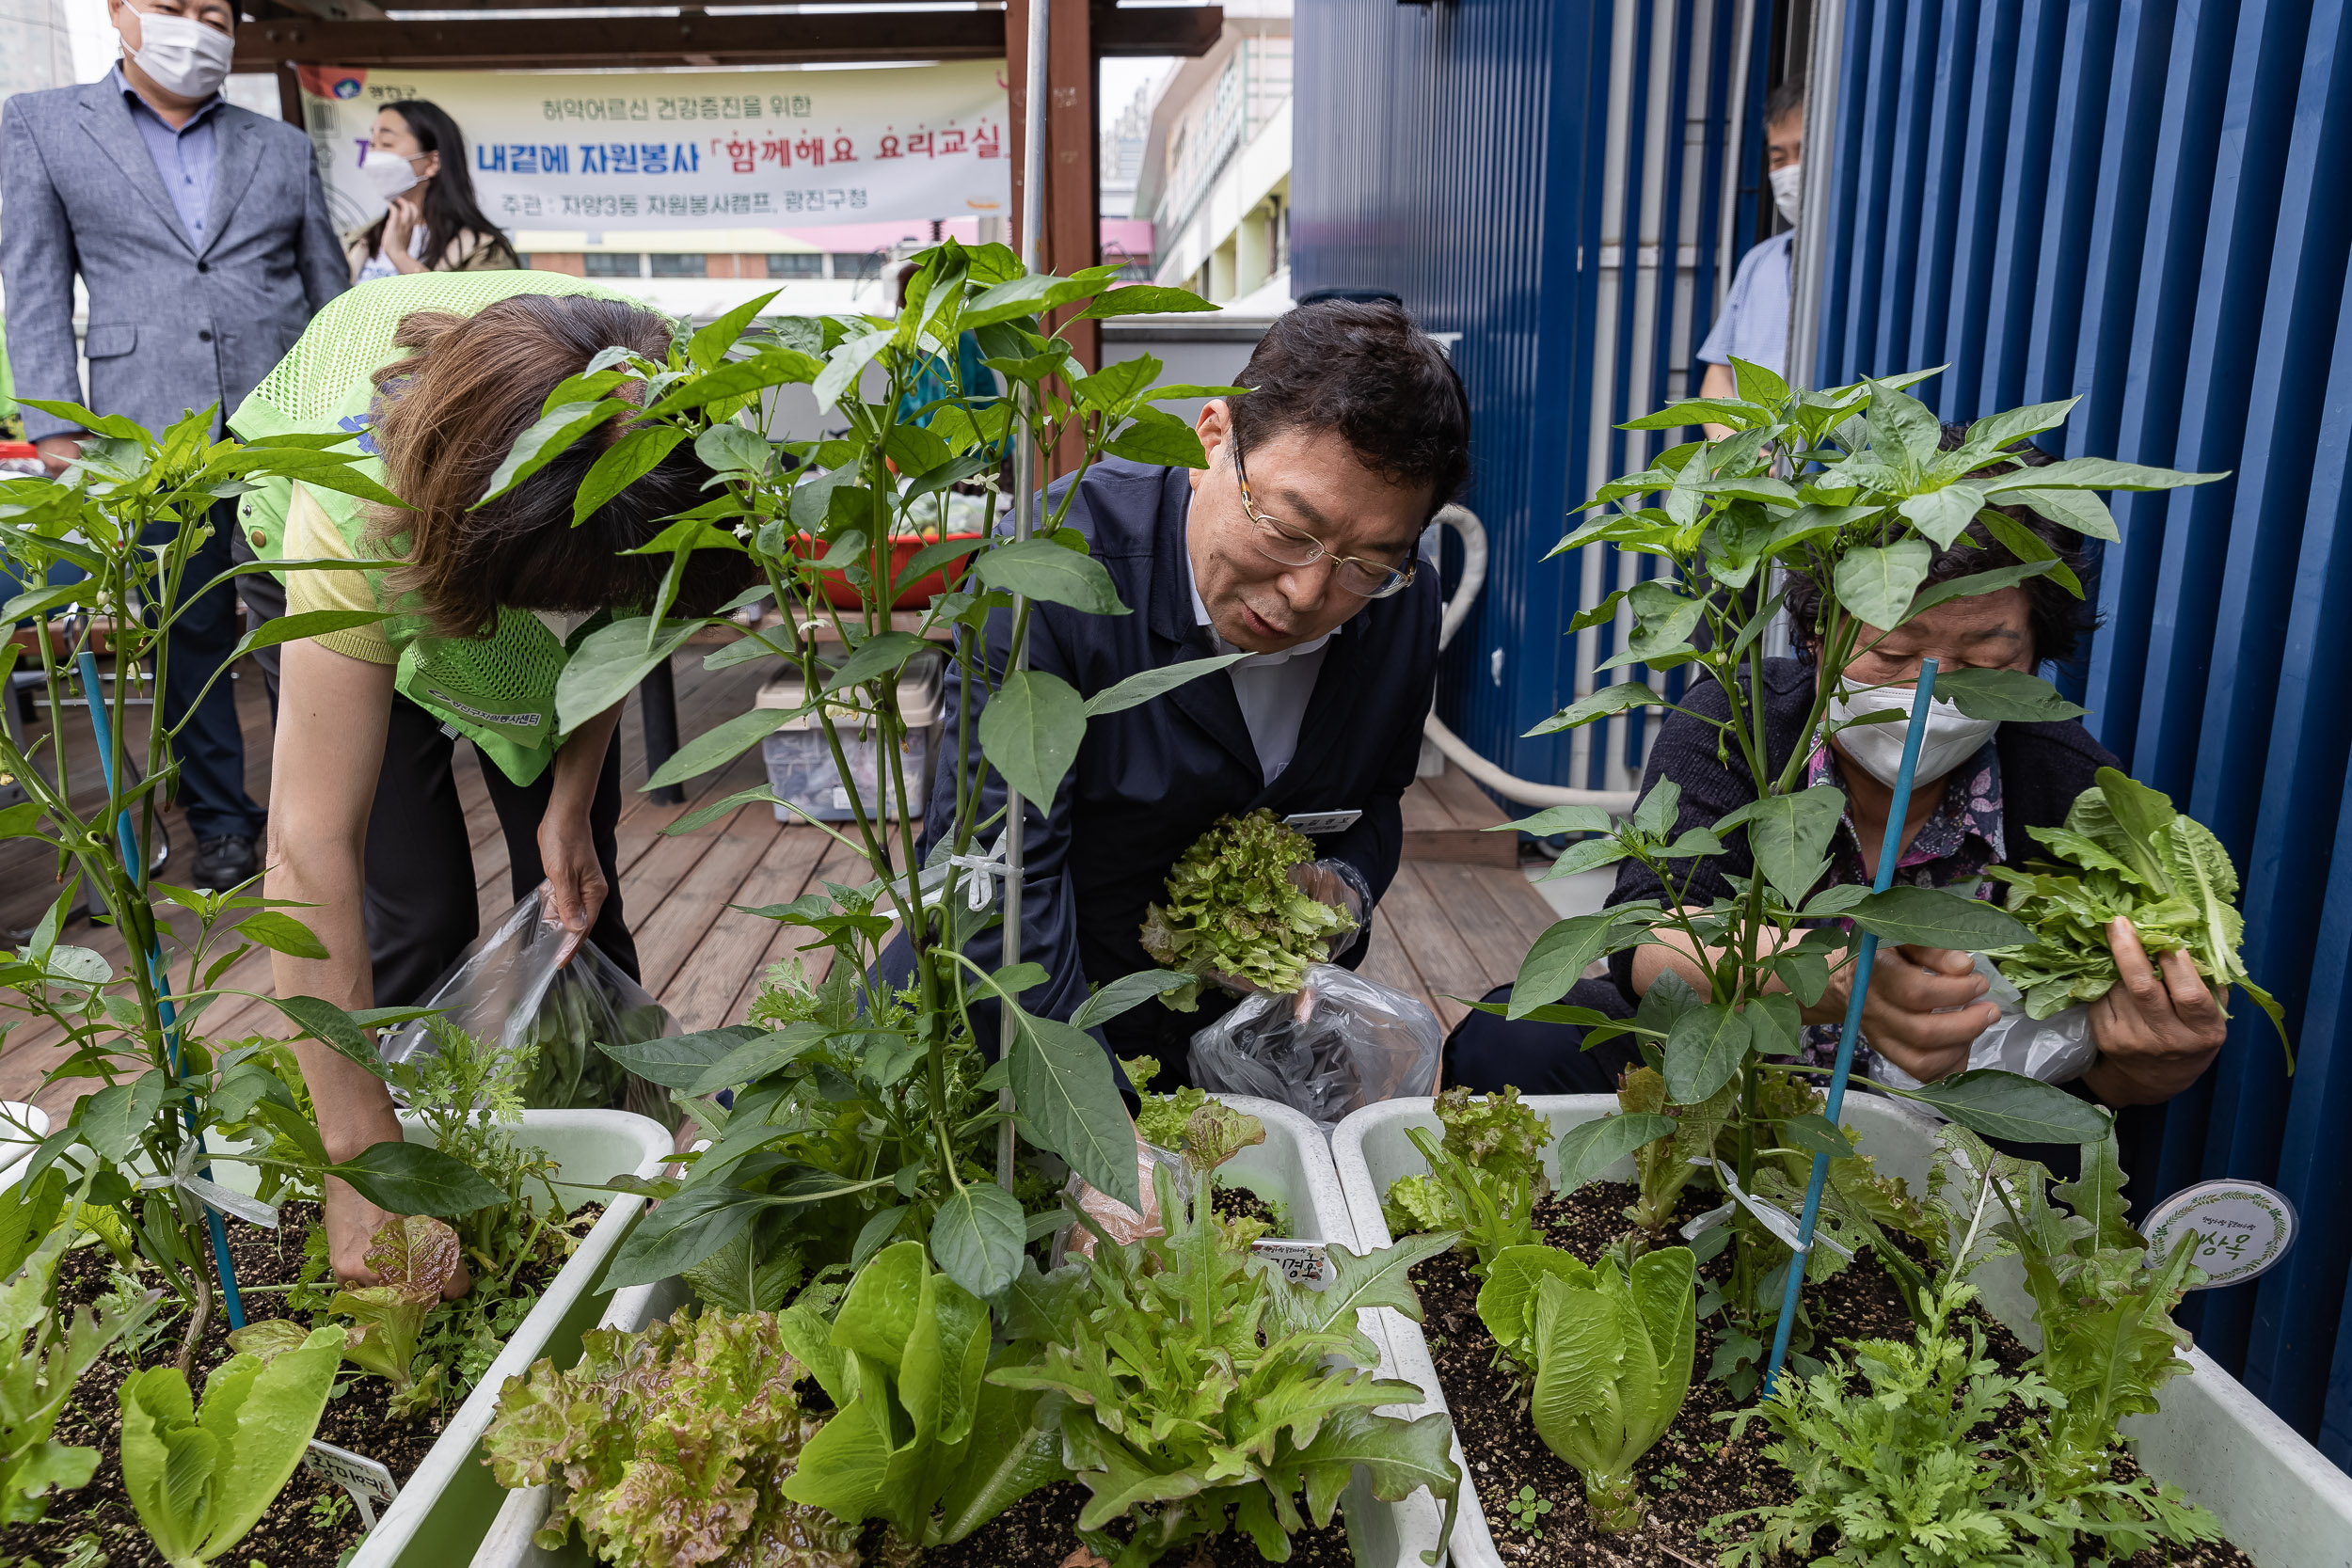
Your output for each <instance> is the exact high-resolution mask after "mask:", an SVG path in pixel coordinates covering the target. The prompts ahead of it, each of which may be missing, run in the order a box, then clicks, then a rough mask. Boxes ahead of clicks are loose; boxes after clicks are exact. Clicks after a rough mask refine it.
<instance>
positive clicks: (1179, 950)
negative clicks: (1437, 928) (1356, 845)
mask: <svg viewBox="0 0 2352 1568" xmlns="http://www.w3.org/2000/svg"><path fill="white" fill-rule="evenodd" d="M1302 882H1304V883H1307V884H1309V885H1311V886H1319V887H1321V888H1322V889H1323V891H1326V892H1332V891H1339V892H1340V895H1341V896H1342V897H1346V896H1347V894H1346V893H1345V892H1344V891H1343V890H1341V889H1339V888H1338V887H1337V884H1339V882H1340V879H1339V878H1338V877H1337V876H1336V875H1334V874H1332V873H1330V872H1329V871H1328V870H1327V869H1324V868H1322V867H1321V866H1320V864H1319V863H1316V862H1315V860H1314V846H1313V844H1312V842H1311V841H1310V840H1309V839H1308V838H1307V836H1306V835H1305V834H1303V833H1299V832H1294V831H1292V830H1291V829H1289V828H1287V827H1285V826H1283V825H1282V823H1281V822H1280V821H1279V820H1278V819H1277V818H1276V816H1275V815H1274V814H1273V813H1272V812H1270V811H1263V810H1261V811H1253V812H1251V813H1249V814H1248V816H1226V817H1220V818H1219V819H1218V820H1217V822H1216V825H1215V826H1213V827H1212V828H1210V830H1209V831H1208V832H1205V833H1203V834H1201V835H1200V838H1199V839H1198V840H1197V841H1196V842H1195V843H1194V844H1193V847H1191V848H1189V849H1187V850H1185V851H1184V856H1183V858H1182V859H1180V860H1178V861H1177V863H1176V864H1175V866H1174V867H1173V868H1172V869H1171V870H1170V871H1169V872H1168V902H1167V903H1166V904H1165V905H1161V904H1153V905H1152V906H1151V908H1150V910H1149V911H1147V913H1146V915H1145V918H1144V922H1143V950H1144V951H1145V952H1147V953H1149V954H1151V955H1152V958H1154V959H1156V960H1157V961H1158V962H1159V963H1160V964H1162V965H1164V966H1165V967H1167V968H1169V969H1175V970H1182V971H1184V973H1186V974H1194V975H1198V976H1200V977H1201V978H1203V979H1214V980H1216V981H1217V982H1219V983H1220V984H1223V985H1226V986H1229V987H1231V988H1232V989H1233V990H1263V991H1272V992H1276V993H1278V994H1288V993H1289V992H1292V991H1295V990H1298V988H1299V986H1300V984H1301V983H1302V982H1303V981H1304V979H1305V978H1306V974H1307V969H1308V966H1310V965H1311V964H1317V963H1321V962H1324V961H1325V960H1326V959H1327V958H1329V957H1330V955H1331V954H1332V952H1333V951H1334V950H1336V948H1337V947H1338V946H1339V945H1340V944H1341V943H1342V942H1344V941H1345V940H1346V939H1347V938H1349V937H1351V936H1353V935H1354V934H1355V933H1356V931H1357V929H1358V925H1357V918H1356V916H1355V915H1354V914H1351V913H1350V911H1348V910H1347V909H1346V908H1344V907H1343V906H1341V905H1338V904H1333V903H1327V902H1326V901H1324V900H1323V899H1320V898H1317V897H1314V896H1313V895H1311V894H1310V893H1309V892H1308V891H1307V888H1306V887H1303V886H1301V883H1302ZM1351 901H1352V900H1351ZM1199 995H1200V988H1199V986H1198V985H1194V986H1191V987H1187V988H1186V989H1184V990H1176V991H1168V992H1166V993H1164V994H1163V995H1162V996H1161V998H1160V1000H1161V1001H1163V1002H1165V1003H1167V1004H1168V1006H1171V1007H1174V1008H1176V1009H1177V1010H1178V1011H1180V1012H1190V1011H1192V1010H1193V1007H1194V1006H1195V1003H1196V1000H1197V998H1198V997H1199Z"/></svg>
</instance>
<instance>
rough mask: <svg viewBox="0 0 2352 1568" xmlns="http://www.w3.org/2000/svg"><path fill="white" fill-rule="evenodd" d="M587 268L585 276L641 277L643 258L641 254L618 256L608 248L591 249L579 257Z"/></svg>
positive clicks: (642, 274) (643, 274)
mask: <svg viewBox="0 0 2352 1568" xmlns="http://www.w3.org/2000/svg"><path fill="white" fill-rule="evenodd" d="M580 260H581V261H582V262H584V263H585V264H586V267H587V270H586V271H585V272H584V273H583V274H581V276H582V277H644V276H645V259H644V257H643V256H636V255H632V256H620V255H615V254H613V253H612V251H609V250H592V251H590V252H589V253H588V254H587V255H585V256H583V257H581V258H580Z"/></svg>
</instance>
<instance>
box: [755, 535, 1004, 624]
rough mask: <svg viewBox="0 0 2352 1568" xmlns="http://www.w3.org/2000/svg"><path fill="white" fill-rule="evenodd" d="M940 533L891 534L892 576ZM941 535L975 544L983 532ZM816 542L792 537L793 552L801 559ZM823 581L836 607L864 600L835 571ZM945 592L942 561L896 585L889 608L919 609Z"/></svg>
mask: <svg viewBox="0 0 2352 1568" xmlns="http://www.w3.org/2000/svg"><path fill="white" fill-rule="evenodd" d="M942 537H943V535H941V534H938V533H936V532H926V533H923V534H919V535H917V534H906V535H902V536H894V537H893V538H892V539H891V541H890V575H891V576H892V577H893V578H896V577H897V576H898V574H899V573H900V572H903V571H905V570H906V569H907V562H910V561H913V560H914V554H915V552H916V551H917V550H920V549H922V548H924V547H925V546H930V545H934V544H937V543H938V542H939V541H940V540H941V538H942ZM944 537H945V538H946V539H948V540H957V539H969V540H971V541H972V542H973V545H974V547H975V548H977V546H978V543H979V541H980V540H981V539H983V538H985V537H987V536H986V535H985V534H978V533H950V534H946V535H945V536H944ZM792 548H793V553H794V554H796V555H799V556H800V557H801V558H802V559H803V560H808V559H810V558H812V557H815V556H816V555H818V553H820V552H819V551H818V541H817V540H816V539H814V538H812V537H810V536H809V535H808V534H805V533H803V534H802V535H801V536H800V537H799V538H797V539H795V540H794V541H793V543H792ZM970 553H971V552H970V551H968V550H967V551H964V552H962V554H959V555H957V556H956V557H955V558H954V559H955V560H956V561H961V560H962V559H963V558H964V556H965V555H969V554H970ZM824 584H825V597H826V598H827V599H828V600H830V601H831V602H832V603H833V605H834V608H836V609H840V610H854V609H856V608H857V607H858V606H859V605H860V604H861V603H863V602H864V600H863V599H862V598H861V597H860V595H859V594H858V591H857V589H856V588H855V587H854V586H852V585H851V584H850V579H849V578H846V577H844V576H843V575H842V574H841V573H839V572H837V571H836V572H827V573H825V574H824ZM946 592H947V575H946V564H945V563H943V565H942V566H941V567H940V569H939V570H936V571H932V572H929V573H926V574H925V575H924V576H922V577H920V578H916V579H915V580H914V581H913V582H910V583H908V584H907V585H906V587H904V588H902V589H900V590H899V591H898V601H897V602H896V603H895V604H893V605H892V606H891V607H890V608H891V609H893V610H913V609H919V608H921V607H922V606H924V605H927V604H929V603H930V602H931V600H933V599H934V598H937V597H938V596H939V595H940V594H945V593H946Z"/></svg>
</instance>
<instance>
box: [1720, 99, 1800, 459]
mask: <svg viewBox="0 0 2352 1568" xmlns="http://www.w3.org/2000/svg"><path fill="white" fill-rule="evenodd" d="M1803 159H1804V77H1802V76H1800V77H1797V78H1795V79H1793V80H1790V81H1787V82H1783V83H1782V84H1781V85H1780V86H1778V87H1774V88H1773V89H1772V94H1771V96H1769V97H1767V98H1766V99H1765V100H1764V169H1765V176H1766V178H1767V179H1768V180H1770V181H1771V182H1772V202H1773V205H1774V206H1776V207H1778V208H1779V209H1780V216H1781V221H1783V222H1784V223H1791V224H1793V223H1795V222H1796V221H1797V190H1798V182H1799V178H1800V165H1801V163H1802V161H1803ZM1795 238H1796V230H1794V229H1784V230H1781V231H1780V232H1779V233H1777V234H1774V235H1773V236H1772V238H1771V239H1769V240H1766V241H1765V242H1764V243H1763V244H1762V245H1756V247H1755V248H1753V249H1751V250H1750V251H1749V252H1748V253H1747V254H1746V255H1745V256H1742V257H1741V258H1740V270H1739V271H1738V272H1737V273H1736V274H1734V275H1733V277H1732V279H1731V293H1729V294H1728V295H1727V296H1726V297H1725V298H1724V313H1723V314H1722V315H1720V316H1718V317H1716V318H1715V325H1714V328H1713V330H1711V331H1709V332H1708V335H1707V341H1705V342H1703V343H1701V344H1700V345H1699V354H1698V356H1699V358H1700V359H1701V360H1703V361H1705V362H1706V365H1707V376H1706V379H1704V380H1703V381H1701V382H1700V383H1699V396H1701V397H1708V398H1729V397H1738V396H1739V395H1740V384H1739V382H1738V381H1737V380H1736V379H1735V378H1734V377H1733V375H1732V372H1731V361H1732V360H1734V359H1745V360H1747V361H1748V362H1749V363H1750V364H1755V365H1761V366H1763V367H1764V368H1765V369H1767V370H1769V371H1772V372H1775V373H1778V374H1783V375H1785V374H1787V373H1788V296H1789V291H1790V287H1791V279H1790V276H1789V248H1790V242H1791V241H1793V240H1794V239H1795ZM1707 434H1708V438H1709V439H1711V440H1718V441H1720V440H1722V439H1723V438H1724V436H1728V435H1730V434H1731V431H1730V428H1729V427H1728V426H1725V425H1708V427H1707Z"/></svg>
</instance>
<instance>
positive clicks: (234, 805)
mask: <svg viewBox="0 0 2352 1568" xmlns="http://www.w3.org/2000/svg"><path fill="white" fill-rule="evenodd" d="M108 14H109V19H110V20H111V21H112V22H113V23H114V24H115V28H116V30H117V31H118V32H119V33H120V34H121V35H122V45H123V53H122V58H121V59H120V60H119V61H118V62H117V63H116V66H115V69H114V70H113V71H109V72H108V73H107V74H106V76H105V78H104V79H103V80H102V81H98V82H93V83H90V84H88V85H87V86H84V87H58V88H56V89H55V90H53V91H49V92H34V93H22V94H19V95H18V96H17V97H15V98H12V99H10V100H8V104H7V107H6V109H5V110H0V278H5V281H6V284H7V289H8V359H9V363H10V365H11V366H12V368H13V369H14V371H15V372H16V388H17V392H18V394H19V395H20V396H23V397H34V398H47V399H52V400H55V401H58V402H65V403H77V404H83V405H84V406H86V407H88V408H90V409H92V410H94V411H95V412H98V413H101V414H121V415H126V416H128V417H129V418H131V419H133V420H137V421H138V422H139V423H140V424H142V425H145V426H147V427H148V428H149V429H151V430H156V431H160V430H162V429H163V428H164V427H165V426H167V425H168V424H170V423H172V422H173V421H174V420H178V419H179V418H180V417H181V416H182V415H183V413H185V412H186V411H187V410H189V409H199V410H200V409H203V408H206V407H208V406H209V407H212V408H213V409H214V420H213V430H214V434H215V436H217V435H218V434H219V431H220V416H221V414H223V413H225V412H226V411H228V410H230V409H233V408H235V407H236V406H237V404H240V403H242V402H244V401H245V397H246V393H247V392H250V391H251V390H252V389H253V388H254V387H255V385H256V384H257V383H259V382H260V381H261V379H262V377H263V376H264V375H266V374H268V373H269V372H270V370H271V368H272V367H273V366H275V365H276V364H277V363H278V360H279V358H281V357H282V356H284V355H285V353H286V351H287V350H288V349H289V348H292V347H293V346H294V340H295V339H296V338H298V337H300V336H301V335H302V329H303V327H304V326H305V325H307V324H308V323H309V322H310V317H311V315H312V314H313V313H314V312H315V311H316V310H317V309H319V308H320V307H321V306H323V305H325V304H326V302H327V301H328V300H330V299H332V298H334V297H335V295H337V294H338V293H342V291H343V289H344V287H345V286H346V284H347V280H348V278H349V277H350V271H349V263H348V262H347V261H345V260H344V259H343V253H342V246H341V245H339V244H338V243H337V241H336V237H335V230H334V228H333V226H332V225H331V224H330V223H329V222H328V221H327V212H326V193H325V191H324V190H323V189H322V188H321V186H320V183H319V176H318V169H317V167H316V166H315V165H314V164H313V163H312V161H311V156H310V138H309V137H308V136H307V135H304V134H303V133H302V131H301V130H300V129H298V128H297V127H295V126H292V125H287V124H283V123H281V122H279V121H278V120H272V119H262V117H261V116H259V115H255V114H251V113H248V112H247V111H246V110H244V109H240V108H237V107H235V106H234V105H232V104H230V103H228V102H227V101H226V100H224V99H223V98H222V97H221V96H220V85H221V82H222V80H223V79H224V78H225V77H226V76H227V74H228V70H229V61H230V51H231V49H232V47H233V45H232V43H231V35H232V32H233V30H234V28H235V26H236V22H237V16H236V10H235V8H234V7H233V6H232V5H231V4H230V0H110V5H109V7H108ZM77 271H78V272H79V273H80V274H81V276H82V282H83V284H84V286H85V287H86V288H87V290H88V293H89V325H88V332H87V344H86V347H87V356H88V359H89V391H88V395H87V397H86V396H84V394H83V390H82V385H81V372H80V368H79V366H78V364H77V363H76V359H75V352H74V341H73V276H74V274H75V273H76V272H77ZM24 426H25V433H26V434H27V435H28V436H32V437H33V438H34V439H35V440H36V441H37V442H38V444H39V445H40V451H41V455H42V456H43V458H45V459H46V460H47V461H48V463H49V466H50V468H51V470H52V471H53V472H56V471H61V470H62V469H63V468H64V467H66V465H67V464H69V463H71V462H72V461H73V459H74V458H75V457H76V456H77V455H79V452H80V448H79V446H78V445H77V443H76V437H77V436H80V435H81V434H82V433H81V432H80V431H77V430H75V429H74V428H73V427H72V426H71V425H70V424H68V423H67V422H66V421H64V420H57V419H54V418H52V417H51V416H49V415H46V414H43V413H41V412H40V411H39V410H38V409H34V408H26V409H25V410H24ZM235 528H236V514H235V509H234V504H233V503H232V502H228V501H224V502H222V503H220V505H218V506H216V507H215V509H214V511H213V536H212V538H211V539H210V540H208V541H207V542H206V543H205V544H204V546H202V548H201V549H199V551H198V552H197V555H196V557H195V558H194V560H193V561H192V562H191V563H190V568H189V571H190V578H189V580H190V581H191V582H195V583H201V582H205V581H208V580H210V579H211V578H215V577H216V576H217V575H218V574H220V573H221V572H223V571H226V570H227V569H228V568H229V565H230V539H231V537H232V536H233V534H234V531H235ZM237 628H238V611H237V601H236V597H235V595H234V594H231V593H230V591H229V590H228V589H227V588H226V587H224V588H221V589H219V590H217V591H215V592H214V593H212V594H205V595H204V596H203V597H202V598H200V599H199V600H197V601H196V602H195V603H194V604H193V605H192V606H191V607H190V608H189V610H186V611H184V612H183V616H182V618H181V619H180V620H179V621H178V622H176V623H175V624H174V625H173V626H172V629H171V632H170V638H171V649H170V653H171V657H170V659H169V661H168V668H167V676H166V687H165V690H164V717H165V721H166V722H167V723H169V722H177V721H179V719H180V718H181V716H182V715H183V713H184V712H185V711H186V705H187V702H188V699H189V698H191V697H193V696H194V695H195V694H196V692H197V691H198V690H199V689H200V688H201V687H202V686H203V684H204V683H205V681H206V680H207V679H209V678H210V677H211V675H212V673H213V672H214V671H215V670H217V669H218V668H219V667H220V664H221V661H222V660H223V659H224V658H226V657H228V654H229V651H230V648H231V647H233V646H234V645H235V642H236V640H237ZM175 750H176V752H177V755H178V759H179V764H180V780H179V795H180V802H181V804H182V806H183V808H184V809H185V810H186V812H187V815H188V827H189V831H190V832H192V833H193V834H194V836H195V838H196V840H197V852H196V856H195V865H194V867H193V868H192V869H191V870H190V871H188V872H186V873H183V874H181V875H179V876H175V877H173V878H172V880H174V881H182V880H185V881H191V882H193V883H194V884H195V885H196V886H199V887H215V888H216V887H227V886H230V885H232V884H233V883H235V882H237V881H241V880H243V879H245V878H246V877H249V876H251V875H253V873H254V872H255V871H256V870H258V869H259V864H258V861H257V858H256V855H255V850H254V844H255V841H256V840H257V839H258V838H259V837H260V836H261V832H262V810H261V808H260V807H259V806H257V805H255V804H254V802H253V800H252V799H251V798H250V797H249V796H248V795H246V790H245V742H244V738H243V736H242V734H241V732H240V731H239V729H238V724H237V711H236V702H235V698H234V695H233V693H232V691H231V689H230V684H229V682H227V681H222V682H220V683H218V684H217V685H215V687H214V688H213V690H212V693H211V695H209V696H208V697H207V698H206V699H205V700H204V702H203V703H202V705H200V706H199V708H198V709H197V711H196V714H195V717H194V718H193V720H192V721H190V722H189V723H188V725H187V727H186V728H185V729H183V731H181V733H180V737H179V741H178V743H177V746H176V748H175Z"/></svg>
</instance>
